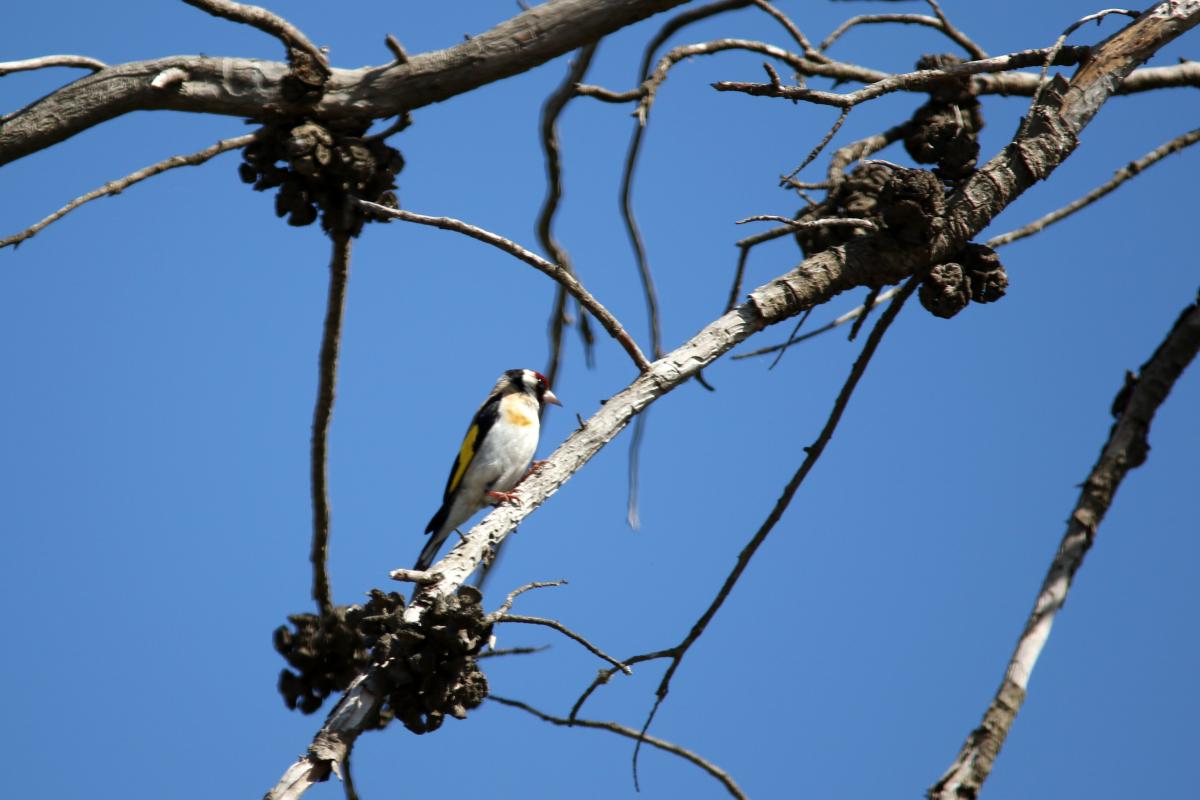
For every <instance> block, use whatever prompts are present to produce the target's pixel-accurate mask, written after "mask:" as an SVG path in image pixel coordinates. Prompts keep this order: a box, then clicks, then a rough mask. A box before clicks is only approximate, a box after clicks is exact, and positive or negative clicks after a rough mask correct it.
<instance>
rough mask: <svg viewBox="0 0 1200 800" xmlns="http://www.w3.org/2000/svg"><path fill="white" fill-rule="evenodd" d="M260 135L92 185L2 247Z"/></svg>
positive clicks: (1, 243)
mask: <svg viewBox="0 0 1200 800" xmlns="http://www.w3.org/2000/svg"><path fill="white" fill-rule="evenodd" d="M259 135H260V134H258V133H248V134H246V135H244V136H235V137H233V138H232V139H222V140H221V141H219V142H217V143H216V144H214V145H212V146H210V147H206V148H204V149H203V150H200V151H198V152H195V153H192V154H190V155H183V156H171V157H170V158H167V159H163V160H162V161H159V162H158V163H157V164H151V165H150V166H148V167H142V168H141V169H139V170H138V171H137V172H131V173H130V174H128V175H126V176H125V177H124V178H119V179H117V180H115V181H109V182H108V183H106V184H104V185H103V186H101V187H99V188H96V189H93V190H92V191H90V192H88V193H87V194H85V195H81V196H79V197H76V198H75V199H74V200H72V201H71V202H69V203H67V204H66V205H65V206H63V207H62V208H60V209H59V210H58V211H55V212H54V213H53V214H51V215H50V216H48V217H46V218H45V219H43V220H41V221H40V222H35V223H34V224H33V225H30V226H29V227H28V228H26V229H25V230H23V231H21V232H20V233H15V234H13V235H12V236H9V237H8V238H7V239H0V248H3V247H8V246H9V245H16V244H20V243H21V242H23V241H25V240H26V239H28V238H30V237H31V236H33V235H34V234H36V233H37V232H38V231H40V230H42V229H43V228H45V227H46V226H47V225H50V224H51V223H53V222H56V221H57V220H59V219H61V218H63V217H64V216H66V215H67V214H69V213H70V212H72V211H74V210H75V209H77V208H79V207H80V206H81V205H83V204H84V203H87V202H90V201H92V200H95V199H96V198H98V197H104V196H106V195H112V194H120V193H121V192H123V191H124V190H125V189H128V188H129V187H130V186H132V185H133V184H135V183H140V182H141V181H144V180H146V179H147V178H152V177H154V176H155V175H158V174H160V173H163V172H166V171H167V170H169V169H175V168H176V167H194V166H196V165H198V164H203V163H204V162H206V161H208V160H209V159H211V158H212V157H213V156H217V155H220V154H221V153H224V152H227V151H229V150H236V149H238V148H239V147H245V146H246V145H248V144H250V143H251V142H253V141H254V140H255V139H257V138H258V137H259Z"/></svg>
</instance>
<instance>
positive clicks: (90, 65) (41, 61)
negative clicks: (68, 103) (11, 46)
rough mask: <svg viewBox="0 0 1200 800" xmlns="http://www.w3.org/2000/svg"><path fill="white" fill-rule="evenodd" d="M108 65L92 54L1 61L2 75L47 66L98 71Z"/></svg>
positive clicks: (0, 71) (0, 69) (0, 72)
mask: <svg viewBox="0 0 1200 800" xmlns="http://www.w3.org/2000/svg"><path fill="white" fill-rule="evenodd" d="M107 66H108V65H107V64H105V63H104V62H103V61H99V60H97V59H95V58H91V57H90V56H69V55H55V56H39V57H38V58H26V59H23V60H21V61H0V76H4V75H8V74H9V73H11V72H25V71H26V70H31V69H46V68H47V67H78V68H80V69H90V70H91V71H92V72H97V71H99V70H102V69H104V68H105V67H107Z"/></svg>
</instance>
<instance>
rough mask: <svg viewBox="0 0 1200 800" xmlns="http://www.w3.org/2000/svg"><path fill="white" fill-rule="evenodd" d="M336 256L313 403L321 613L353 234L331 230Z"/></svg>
mask: <svg viewBox="0 0 1200 800" xmlns="http://www.w3.org/2000/svg"><path fill="white" fill-rule="evenodd" d="M330 238H331V239H332V241H333V258H332V260H331V261H330V262H329V295H328V297H327V299H326V304H325V325H324V329H323V333H322V335H321V357H320V377H319V380H318V384H317V385H318V388H317V401H316V404H315V405H314V407H313V422H312V452H311V462H310V467H311V470H310V474H311V483H312V487H311V488H312V514H313V530H312V552H311V553H310V555H309V561H310V562H312V569H313V584H312V595H313V600H315V601H316V603H317V608H318V609H319V610H320V612H321V616H326V615H328V614H329V613H330V612H332V611H333V597H332V592H331V590H330V588H329V567H328V563H327V562H328V561H329V420H330V419H331V418H332V417H333V401H334V397H335V395H336V391H335V390H336V387H337V364H338V350H339V349H340V347H341V340H342V313H343V312H344V311H345V308H346V281H347V279H348V278H349V277H350V236H349V234H346V233H335V234H331V237H330Z"/></svg>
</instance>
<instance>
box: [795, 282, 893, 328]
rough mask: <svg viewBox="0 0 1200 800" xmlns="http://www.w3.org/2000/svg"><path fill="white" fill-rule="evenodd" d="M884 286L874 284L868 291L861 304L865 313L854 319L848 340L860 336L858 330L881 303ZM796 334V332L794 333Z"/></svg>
mask: <svg viewBox="0 0 1200 800" xmlns="http://www.w3.org/2000/svg"><path fill="white" fill-rule="evenodd" d="M882 289H883V287H882V286H872V287H871V289H870V290H869V291H868V292H867V299H866V300H864V301H863V304H862V305H861V306H859V308H861V309H862V310H863V313H861V314H859V315H858V319H856V320H854V324H853V325H851V326H850V335H849V336H847V337H846V339H847V340H848V341H851V342H853V341H854V340H855V339H857V338H858V332H859V331H861V330H862V326H863V324H864V323H866V321H867V317H869V316H871V309H873V308H875V306H876V305H878V304H879V295H880V293H881V291H882ZM793 335H794V334H793Z"/></svg>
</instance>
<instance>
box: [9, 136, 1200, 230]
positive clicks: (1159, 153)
mask: <svg viewBox="0 0 1200 800" xmlns="http://www.w3.org/2000/svg"><path fill="white" fill-rule="evenodd" d="M1196 142H1200V128H1196V129H1195V130H1191V131H1188V132H1187V133H1185V134H1182V135H1180V136H1176V137H1175V138H1174V139H1172V140H1171V141H1169V142H1167V143H1165V144H1163V145H1160V146H1159V147H1156V148H1155V149H1154V150H1151V151H1150V152H1149V153H1147V154H1146V155H1144V156H1142V157H1141V158H1139V159H1138V160H1136V161H1130V162H1129V163H1128V164H1126V165H1125V166H1124V167H1122V168H1121V169H1119V170H1117V171H1116V173H1115V174H1114V175H1113V176H1112V178H1110V179H1109V180H1107V181H1105V182H1104V183H1103V184H1101V185H1100V186H1097V187H1096V188H1095V189H1093V190H1092V191H1090V192H1088V193H1087V194H1085V195H1084V196H1083V197H1080V198H1079V199H1077V200H1073V201H1071V202H1070V203H1067V204H1066V205H1065V206H1063V207H1062V208H1059V209H1055V210H1054V211H1051V212H1050V213H1049V214H1046V215H1045V216H1042V217H1039V218H1038V219H1035V220H1034V221H1033V222H1031V223H1029V224H1028V225H1022V226H1021V227H1020V228H1017V229H1016V230H1014V231H1009V232H1008V233H1002V234H1000V235H999V236H993V237H992V238H991V239H988V241H987V246H988V247H993V248H995V247H1003V246H1004V245H1006V244H1011V243H1012V242H1015V241H1017V240H1018V239H1024V238H1025V237H1026V236H1032V235H1034V234H1035V233H1038V232H1039V231H1041V230H1043V229H1044V228H1046V227H1048V226H1050V225H1053V224H1054V223H1056V222H1058V221H1059V220H1061V219H1065V218H1066V217H1069V216H1071V215H1072V214H1074V213H1075V212H1076V211H1080V210H1082V209H1084V208H1087V207H1088V206H1090V205H1091V204H1092V203H1094V202H1096V201H1097V200H1099V199H1100V198H1102V197H1105V196H1106V195H1108V194H1109V192H1112V191H1113V190H1114V189H1116V188H1117V187H1118V186H1120V185H1121V184H1123V183H1125V182H1126V181H1128V180H1129V179H1130V178H1133V177H1136V176H1137V175H1140V174H1141V173H1142V171H1143V170H1145V169H1146V168H1147V167H1150V166H1153V165H1154V164H1157V163H1158V162H1159V161H1161V160H1163V159H1164V158H1166V157H1167V156H1169V155H1171V154H1172V153H1178V152H1179V151H1181V150H1185V149H1187V148H1188V147H1191V146H1192V145H1194V144H1195V143H1196ZM0 244H3V242H0Z"/></svg>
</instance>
